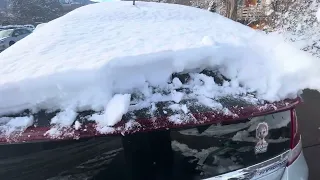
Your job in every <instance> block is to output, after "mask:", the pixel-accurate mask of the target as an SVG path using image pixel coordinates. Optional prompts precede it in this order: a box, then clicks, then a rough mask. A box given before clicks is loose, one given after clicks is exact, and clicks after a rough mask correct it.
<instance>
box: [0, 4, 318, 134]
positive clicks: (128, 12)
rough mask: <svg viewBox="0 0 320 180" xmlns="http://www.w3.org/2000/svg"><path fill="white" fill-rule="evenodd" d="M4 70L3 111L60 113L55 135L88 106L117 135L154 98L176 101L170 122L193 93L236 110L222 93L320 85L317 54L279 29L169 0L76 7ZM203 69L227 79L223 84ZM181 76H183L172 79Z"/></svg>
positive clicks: (270, 93) (258, 96) (24, 45)
mask: <svg viewBox="0 0 320 180" xmlns="http://www.w3.org/2000/svg"><path fill="white" fill-rule="evenodd" d="M31 49H32V51H31ZM0 67H1V68H0V77H1V78H0V113H1V114H2V115H5V114H8V113H11V112H18V111H21V110H24V109H30V110H31V111H32V112H37V111H39V110H40V109H46V110H52V111H55V110H60V113H58V114H57V116H56V117H54V118H53V119H52V120H51V123H52V124H54V125H55V127H54V129H51V130H50V131H49V132H48V134H55V133H56V130H57V129H59V127H64V126H71V124H72V123H73V121H74V120H75V117H76V116H77V112H79V111H83V110H94V111H96V112H97V113H96V114H94V115H93V116H92V117H91V118H90V119H91V120H93V121H96V122H97V124H100V125H102V126H99V127H98V128H99V129H98V130H99V131H101V132H110V131H112V129H111V128H110V126H112V125H114V124H116V123H117V122H119V121H120V120H121V117H122V116H123V115H124V114H125V113H127V112H128V111H133V110H139V109H142V108H145V107H151V108H150V113H152V112H153V111H154V110H155V106H154V104H155V103H157V102H163V101H171V102H173V103H175V104H177V105H173V106H170V107H171V108H173V110H174V111H176V112H177V113H176V114H175V115H173V116H171V117H170V118H169V119H170V120H171V121H174V122H176V123H179V122H181V121H183V120H184V117H185V116H186V114H187V113H188V109H187V108H186V106H185V105H184V104H183V100H186V99H192V100H195V102H196V103H197V104H199V105H202V106H205V107H208V108H211V109H214V110H221V111H222V112H223V113H230V112H229V111H228V109H226V107H224V106H223V105H222V104H221V103H220V102H219V101H218V100H219V99H220V98H224V97H237V98H242V99H243V100H245V101H248V102H250V103H258V102H261V101H263V100H267V101H271V102H273V101H279V100H283V99H285V98H294V97H296V96H297V95H298V94H299V93H300V91H301V90H302V89H305V88H313V89H320V78H319V77H320V71H319V70H318V67H319V61H318V60H317V59H314V58H312V57H311V56H309V55H308V54H307V53H305V52H303V51H300V50H298V49H295V48H294V47H292V46H291V45H290V44H287V43H285V42H284V40H283V39H282V38H281V36H277V35H274V34H269V35H266V34H264V33H262V32H258V31H255V30H252V29H251V28H249V27H246V26H244V25H241V24H240V23H236V22H234V21H231V20H229V19H227V18H224V17H222V16H220V15H217V14H214V13H211V12H209V11H205V10H201V9H198V8H192V7H187V6H180V5H173V4H164V3H146V2H137V3H136V6H133V5H132V2H125V1H120V2H108V3H100V4H94V5H88V6H85V7H82V8H79V9H77V10H75V11H72V12H70V13H68V14H67V15H65V16H63V17H61V18H58V19H56V20H53V21H51V22H49V23H47V24H46V25H45V26H43V27H41V28H40V29H37V31H35V32H34V33H32V34H31V35H29V36H28V37H26V38H24V39H23V40H21V41H19V42H17V43H16V44H15V45H14V46H12V47H10V48H8V49H7V50H5V51H4V52H3V53H1V54H0ZM204 69H207V70H210V71H209V74H210V72H217V74H219V75H220V76H221V77H223V78H221V80H220V83H217V82H216V81H215V79H214V78H213V77H212V76H209V75H208V73H205V71H203V70H204ZM183 73H187V74H188V78H186V79H187V80H186V79H185V81H184V82H182V81H183V78H182V79H177V78H174V77H173V74H183ZM171 79H172V80H171ZM181 103H182V104H181ZM178 104H179V105H178ZM177 108H178V109H177ZM179 108H181V110H180V111H179ZM164 113H165V112H164ZM130 122H131V123H132V124H134V122H132V121H130ZM79 126H80V125H79V124H78V125H77V128H80V127H79ZM128 128H129V127H128Z"/></svg>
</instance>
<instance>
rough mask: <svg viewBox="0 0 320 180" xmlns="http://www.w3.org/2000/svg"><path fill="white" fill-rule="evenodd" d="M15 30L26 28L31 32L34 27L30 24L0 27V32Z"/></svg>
mask: <svg viewBox="0 0 320 180" xmlns="http://www.w3.org/2000/svg"><path fill="white" fill-rule="evenodd" d="M17 28H27V29H29V30H30V31H33V30H34V29H35V26H34V25H32V24H27V25H8V26H0V31H1V30H7V29H17Z"/></svg>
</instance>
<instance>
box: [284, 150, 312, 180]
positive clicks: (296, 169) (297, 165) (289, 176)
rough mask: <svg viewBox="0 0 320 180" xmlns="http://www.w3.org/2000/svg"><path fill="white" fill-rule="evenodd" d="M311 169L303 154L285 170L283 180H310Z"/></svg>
mask: <svg viewBox="0 0 320 180" xmlns="http://www.w3.org/2000/svg"><path fill="white" fill-rule="evenodd" d="M308 177H309V169H308V165H307V162H306V160H305V158H304V155H303V152H301V153H300V155H299V157H298V158H297V159H296V160H295V161H294V162H293V163H292V164H291V165H290V166H289V167H287V168H286V169H285V171H284V173H283V176H282V179H281V180H308Z"/></svg>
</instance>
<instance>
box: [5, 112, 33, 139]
mask: <svg viewBox="0 0 320 180" xmlns="http://www.w3.org/2000/svg"><path fill="white" fill-rule="evenodd" d="M33 121H34V118H33V116H24V117H14V118H12V117H2V118H0V132H2V133H4V135H6V136H9V135H10V134H11V133H13V132H15V131H24V130H26V129H27V128H28V127H30V126H32V125H33Z"/></svg>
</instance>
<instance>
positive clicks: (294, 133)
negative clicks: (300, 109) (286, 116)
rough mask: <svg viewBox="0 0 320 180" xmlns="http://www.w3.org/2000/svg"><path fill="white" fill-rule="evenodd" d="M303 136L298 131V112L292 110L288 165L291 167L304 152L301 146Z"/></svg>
mask: <svg viewBox="0 0 320 180" xmlns="http://www.w3.org/2000/svg"><path fill="white" fill-rule="evenodd" d="M300 140H301V134H300V132H299V129H298V119H297V115H296V110H295V109H292V110H291V143H290V148H291V153H290V155H289V160H288V165H287V166H290V165H291V164H292V163H293V162H294V161H295V160H296V159H297V158H298V157H299V155H300V153H301V151H302V145H301V142H300Z"/></svg>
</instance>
